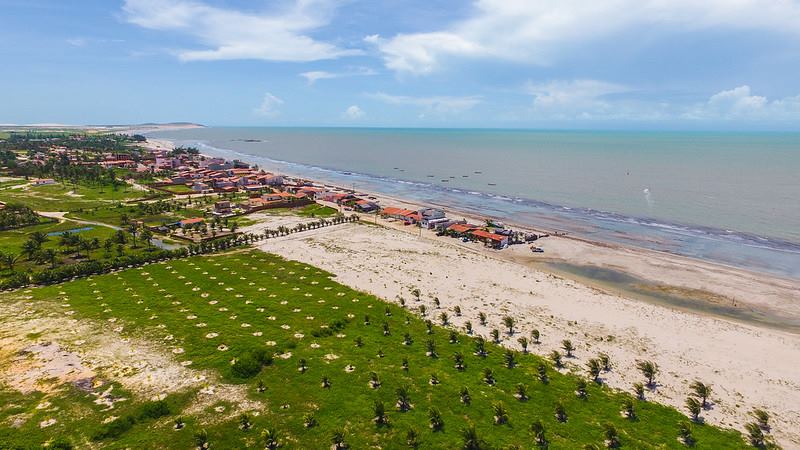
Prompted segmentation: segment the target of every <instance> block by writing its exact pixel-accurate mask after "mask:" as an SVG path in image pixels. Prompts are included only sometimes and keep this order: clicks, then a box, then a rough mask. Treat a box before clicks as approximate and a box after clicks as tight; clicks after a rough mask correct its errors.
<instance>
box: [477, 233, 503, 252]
mask: <svg viewBox="0 0 800 450" xmlns="http://www.w3.org/2000/svg"><path fill="white" fill-rule="evenodd" d="M470 234H472V236H473V237H474V238H475V239H476V240H478V241H480V242H483V243H484V244H485V245H487V246H489V247H492V248H497V249H500V248H505V247H508V236H503V235H502V234H496V233H490V232H488V231H485V230H475V231H472V232H470Z"/></svg>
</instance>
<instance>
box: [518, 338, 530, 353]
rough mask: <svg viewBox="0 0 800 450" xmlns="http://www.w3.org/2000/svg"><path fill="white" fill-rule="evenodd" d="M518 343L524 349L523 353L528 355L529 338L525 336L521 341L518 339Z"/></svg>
mask: <svg viewBox="0 0 800 450" xmlns="http://www.w3.org/2000/svg"><path fill="white" fill-rule="evenodd" d="M517 342H518V343H519V345H520V346H521V347H522V353H526V354H527V353H528V338H526V337H525V336H522V337H520V338H519V339H517Z"/></svg>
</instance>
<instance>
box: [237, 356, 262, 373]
mask: <svg viewBox="0 0 800 450" xmlns="http://www.w3.org/2000/svg"><path fill="white" fill-rule="evenodd" d="M259 372H261V363H260V362H259V361H258V360H256V358H254V357H253V355H252V354H250V353H246V354H244V355H242V356H241V357H239V358H237V359H236V362H234V363H233V364H232V365H231V373H233V376H235V377H237V378H252V377H254V376H256V375H258V373H259Z"/></svg>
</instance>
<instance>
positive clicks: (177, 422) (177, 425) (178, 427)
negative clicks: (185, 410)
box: [174, 416, 186, 430]
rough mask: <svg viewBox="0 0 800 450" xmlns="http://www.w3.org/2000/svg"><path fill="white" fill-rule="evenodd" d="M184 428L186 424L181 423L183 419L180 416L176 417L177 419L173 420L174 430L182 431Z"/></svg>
mask: <svg viewBox="0 0 800 450" xmlns="http://www.w3.org/2000/svg"><path fill="white" fill-rule="evenodd" d="M184 426H186V424H185V423H184V422H183V417H182V416H178V418H176V419H175V427H174V428H175V429H176V430H182V429H183V427H184Z"/></svg>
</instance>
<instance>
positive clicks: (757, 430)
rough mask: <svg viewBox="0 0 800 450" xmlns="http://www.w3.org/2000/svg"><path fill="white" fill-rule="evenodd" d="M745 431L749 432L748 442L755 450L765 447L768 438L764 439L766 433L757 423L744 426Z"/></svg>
mask: <svg viewBox="0 0 800 450" xmlns="http://www.w3.org/2000/svg"><path fill="white" fill-rule="evenodd" d="M744 429H745V430H747V440H748V441H749V442H750V445H752V446H753V447H755V448H764V447H765V445H764V444H765V443H766V438H765V437H764V431H763V430H762V429H761V427H760V426H759V425H758V424H757V423H754V422H750V423H748V424H746V425H745V426H744Z"/></svg>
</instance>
